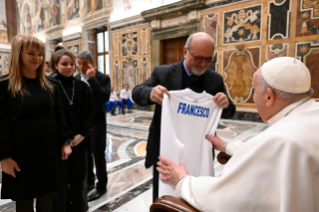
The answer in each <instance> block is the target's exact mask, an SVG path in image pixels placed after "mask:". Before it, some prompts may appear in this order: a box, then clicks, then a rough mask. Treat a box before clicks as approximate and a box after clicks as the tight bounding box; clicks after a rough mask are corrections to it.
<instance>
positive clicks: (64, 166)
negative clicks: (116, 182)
mask: <svg viewBox="0 0 319 212" xmlns="http://www.w3.org/2000/svg"><path fill="white" fill-rule="evenodd" d="M56 50H57V51H56V52H55V53H54V54H53V55H52V57H51V61H50V65H51V67H50V68H51V69H52V70H53V71H54V72H56V73H57V76H56V78H55V79H57V81H58V83H59V84H60V85H61V86H62V90H63V95H62V102H63V107H64V110H65V116H66V122H67V124H68V126H69V127H70V128H71V131H72V140H71V147H72V155H70V157H69V158H68V159H67V160H65V161H62V162H61V188H60V190H59V202H60V204H59V205H60V207H61V208H60V209H59V212H64V211H72V212H84V211H87V209H88V203H87V190H86V175H87V153H86V152H87V145H89V144H88V143H87V142H88V141H87V140H86V139H85V138H87V137H88V132H89V129H90V127H91V123H92V119H93V99H92V94H91V89H90V87H89V86H88V85H87V84H86V83H85V82H83V81H81V80H78V79H75V78H74V77H73V73H74V71H75V69H76V65H75V64H76V61H75V56H74V54H73V53H72V52H71V51H69V50H66V49H60V48H58V49H56Z"/></svg>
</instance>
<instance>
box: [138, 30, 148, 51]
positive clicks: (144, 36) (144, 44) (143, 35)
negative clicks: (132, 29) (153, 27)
mask: <svg viewBox="0 0 319 212" xmlns="http://www.w3.org/2000/svg"><path fill="white" fill-rule="evenodd" d="M149 42H150V31H149V29H142V30H141V31H140V44H141V47H140V50H141V51H140V52H141V55H148V54H149Z"/></svg>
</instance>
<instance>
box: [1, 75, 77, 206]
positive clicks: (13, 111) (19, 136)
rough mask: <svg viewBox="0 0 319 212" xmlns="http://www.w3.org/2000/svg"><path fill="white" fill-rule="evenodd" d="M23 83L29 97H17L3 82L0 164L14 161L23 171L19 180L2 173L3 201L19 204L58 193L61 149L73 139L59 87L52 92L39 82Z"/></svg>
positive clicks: (28, 80) (17, 174) (55, 85)
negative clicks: (6, 160)
mask: <svg viewBox="0 0 319 212" xmlns="http://www.w3.org/2000/svg"><path fill="white" fill-rule="evenodd" d="M23 82H24V84H25V86H26V90H27V91H28V93H29V95H24V96H22V95H16V97H13V96H12V95H11V93H10V92H9V91H8V80H5V81H0V141H1V142H0V160H3V159H5V158H8V157H11V158H12V159H13V160H14V161H15V162H16V163H17V164H18V166H19V167H20V170H21V171H20V172H17V171H15V172H16V178H13V177H12V176H11V175H8V174H6V173H4V172H2V175H3V179H2V189H1V198H2V199H12V200H15V201H18V200H28V199H32V198H37V197H40V196H43V195H46V194H48V193H51V192H53V191H55V190H57V189H58V185H59V173H58V170H59V169H58V165H59V164H58V160H60V158H61V147H62V145H63V143H64V142H65V141H66V140H67V139H68V138H70V136H71V131H70V130H69V129H68V127H67V125H66V121H65V116H64V111H63V106H62V102H61V99H60V95H61V94H60V92H61V90H60V89H61V88H59V87H58V84H54V87H55V89H54V92H50V91H49V90H45V89H43V88H42V87H41V84H40V81H39V79H38V78H36V79H27V78H23Z"/></svg>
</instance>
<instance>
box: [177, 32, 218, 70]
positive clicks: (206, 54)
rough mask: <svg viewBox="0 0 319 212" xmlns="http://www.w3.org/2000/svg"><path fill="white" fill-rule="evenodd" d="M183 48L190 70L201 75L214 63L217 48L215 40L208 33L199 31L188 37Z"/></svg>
mask: <svg viewBox="0 0 319 212" xmlns="http://www.w3.org/2000/svg"><path fill="white" fill-rule="evenodd" d="M183 50H184V58H185V63H186V67H187V69H188V71H190V72H191V73H192V74H193V75H196V76H200V75H202V74H204V73H205V72H206V71H207V69H208V67H209V66H210V64H211V63H212V59H213V55H214V50H215V44H214V40H213V38H212V37H211V36H210V35H208V34H207V33H205V32H198V33H195V34H192V35H190V36H189V37H188V39H187V41H186V44H185V46H184V49H183Z"/></svg>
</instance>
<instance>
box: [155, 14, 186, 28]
mask: <svg viewBox="0 0 319 212" xmlns="http://www.w3.org/2000/svg"><path fill="white" fill-rule="evenodd" d="M187 21H188V15H184V16H180V17H176V18H170V19H165V20H162V21H161V27H162V28H166V27H171V26H176V25H180V24H185V23H187Z"/></svg>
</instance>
